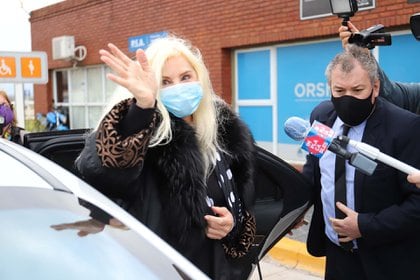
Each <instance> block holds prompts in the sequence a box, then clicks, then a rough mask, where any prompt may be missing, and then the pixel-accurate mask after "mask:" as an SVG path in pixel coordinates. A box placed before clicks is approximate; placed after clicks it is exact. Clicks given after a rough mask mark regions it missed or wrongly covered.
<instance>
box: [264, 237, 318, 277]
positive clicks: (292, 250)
mask: <svg viewBox="0 0 420 280" xmlns="http://www.w3.org/2000/svg"><path fill="white" fill-rule="evenodd" d="M268 254H269V255H270V256H271V257H272V258H274V259H276V260H277V261H279V262H280V263H281V264H283V265H286V266H290V267H295V268H298V269H303V270H307V271H309V272H310V273H313V274H315V275H319V276H321V277H323V276H324V269H325V257H321V258H317V257H312V256H311V255H309V253H308V251H307V250H306V244H305V243H303V242H300V241H296V240H293V239H290V238H286V237H284V238H282V239H281V240H280V241H279V242H278V243H277V244H276V245H275V246H274V247H273V248H272V249H271V250H270V251H269V252H268Z"/></svg>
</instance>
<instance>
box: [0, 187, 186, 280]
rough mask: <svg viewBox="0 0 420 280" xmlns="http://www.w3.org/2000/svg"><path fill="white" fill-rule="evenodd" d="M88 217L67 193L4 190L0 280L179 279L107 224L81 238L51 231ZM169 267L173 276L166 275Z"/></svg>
mask: <svg viewBox="0 0 420 280" xmlns="http://www.w3.org/2000/svg"><path fill="white" fill-rule="evenodd" d="M89 214H90V210H88V209H86V208H84V207H83V206H81V205H80V204H79V200H78V199H77V198H76V197H74V196H73V195H72V194H69V193H66V192H62V191H54V190H47V189H39V188H23V187H19V188H16V187H0V221H1V228H2V229H1V230H0V248H2V254H0V271H1V275H2V276H1V278H2V279H43V280H44V279H177V278H179V275H177V274H176V273H175V269H174V268H173V267H171V264H170V263H169V264H165V263H164V262H165V258H164V257H163V256H161V254H160V255H159V254H157V252H154V251H156V250H155V249H154V247H152V246H151V245H150V244H149V245H148V244H147V243H145V241H144V240H140V239H139V235H138V234H137V233H135V232H134V231H132V230H129V229H127V228H125V229H119V228H113V227H110V226H105V228H104V230H103V231H101V232H98V233H96V234H90V235H87V236H85V237H80V236H79V235H78V234H77V233H78V230H75V229H68V230H56V229H54V228H53V227H52V226H54V225H60V224H68V223H74V222H78V221H86V220H89V219H91V217H90V216H89ZM166 266H169V267H170V270H173V275H172V274H171V275H168V269H167V268H165V267H166ZM165 270H166V271H165ZM170 270H169V271H170ZM168 277H169V278H168ZM179 279H180V278H179Z"/></svg>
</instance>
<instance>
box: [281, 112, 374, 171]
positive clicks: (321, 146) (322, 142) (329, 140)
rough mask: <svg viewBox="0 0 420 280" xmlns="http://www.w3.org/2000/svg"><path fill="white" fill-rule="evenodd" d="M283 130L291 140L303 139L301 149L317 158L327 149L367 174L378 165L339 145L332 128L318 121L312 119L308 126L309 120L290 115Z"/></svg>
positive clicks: (339, 142)
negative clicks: (312, 121)
mask: <svg viewBox="0 0 420 280" xmlns="http://www.w3.org/2000/svg"><path fill="white" fill-rule="evenodd" d="M284 131H285V133H286V134H287V135H288V136H289V137H290V138H292V139H293V140H296V141H302V140H303V143H302V145H301V149H302V150H305V151H307V152H308V153H309V154H311V155H313V156H316V157H318V158H320V157H322V156H323V155H324V153H325V152H326V151H327V150H329V151H331V152H333V153H334V154H336V155H338V156H340V157H342V158H344V159H346V160H348V162H349V164H350V165H352V166H353V167H355V168H356V169H357V170H359V171H360V172H362V173H363V174H366V175H369V176H370V175H372V174H373V172H374V171H375V169H376V166H377V165H378V164H377V163H376V162H375V161H373V160H371V159H370V158H368V157H366V156H364V155H362V154H360V153H350V152H349V151H347V150H346V149H345V148H343V146H342V145H341V141H340V140H339V139H338V138H334V136H335V132H334V130H333V129H331V128H330V127H328V126H326V125H324V124H322V123H320V122H318V121H314V123H313V124H312V126H310V124H309V122H308V121H306V120H304V119H302V118H299V117H290V118H288V119H287V120H286V122H285V123H284Z"/></svg>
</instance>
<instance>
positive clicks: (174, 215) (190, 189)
mask: <svg viewBox="0 0 420 280" xmlns="http://www.w3.org/2000/svg"><path fill="white" fill-rule="evenodd" d="M219 110H220V113H221V114H222V116H223V123H222V124H220V125H219V137H220V139H221V140H222V143H223V145H224V148H225V149H226V150H227V151H228V152H229V155H228V156H227V159H228V161H229V162H230V166H231V169H232V172H233V174H234V178H235V180H236V184H237V189H238V191H239V194H240V197H241V199H242V200H243V202H244V205H245V207H247V208H248V207H249V206H250V204H251V203H252V198H253V183H252V180H253V179H252V178H253V171H254V168H253V165H254V162H255V160H254V146H253V139H252V136H251V134H250V132H249V130H248V128H247V127H246V126H245V124H244V123H242V122H241V121H240V120H239V119H238V118H237V116H236V115H235V114H233V113H232V112H231V111H230V110H229V109H228V108H227V107H226V106H223V107H220V106H219ZM172 133H173V139H172V141H171V142H170V143H168V144H167V145H164V146H158V147H155V148H151V149H149V152H148V158H149V160H150V161H152V162H153V165H154V166H155V168H157V170H159V172H158V173H159V174H161V176H162V178H159V181H160V182H162V185H161V186H160V188H161V193H162V195H163V197H162V200H163V201H162V206H163V211H164V213H165V216H166V217H168V218H169V219H168V221H170V223H172V224H171V225H169V227H168V228H169V229H170V231H171V233H172V234H174V236H178V237H179V238H180V239H182V238H186V236H187V234H186V232H187V231H188V230H189V228H190V227H191V226H192V225H196V226H198V227H199V228H202V229H203V230H204V228H205V220H204V215H206V214H209V213H210V212H209V211H210V209H209V207H208V206H207V204H206V200H205V198H206V196H207V190H206V182H205V181H204V180H203V177H204V169H203V166H204V165H203V158H202V156H201V154H200V152H199V146H198V142H197V139H196V137H195V132H194V129H193V128H192V127H191V126H190V125H188V124H187V123H186V122H185V121H184V120H182V119H179V118H175V117H173V118H172ZM184 241H186V240H184ZM181 242H182V240H181Z"/></svg>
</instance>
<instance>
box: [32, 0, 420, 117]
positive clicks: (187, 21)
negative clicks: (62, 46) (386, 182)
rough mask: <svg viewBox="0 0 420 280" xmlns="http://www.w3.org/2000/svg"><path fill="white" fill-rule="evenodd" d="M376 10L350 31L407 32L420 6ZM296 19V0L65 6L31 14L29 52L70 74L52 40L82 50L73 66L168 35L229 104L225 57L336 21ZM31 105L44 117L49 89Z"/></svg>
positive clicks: (316, 33)
mask: <svg viewBox="0 0 420 280" xmlns="http://www.w3.org/2000/svg"><path fill="white" fill-rule="evenodd" d="M375 2H376V8H375V9H372V10H367V11H359V12H358V13H357V14H356V16H355V17H353V18H352V21H353V22H354V23H355V24H356V26H358V27H359V28H361V29H363V28H367V27H369V26H371V25H374V24H377V23H381V24H383V25H385V27H386V28H387V31H391V30H399V29H407V28H408V22H409V18H410V16H411V15H412V14H414V13H415V12H419V11H420V3H416V4H408V3H407V0H377V1H375ZM299 11H300V8H299V0H235V1H232V0H211V1H203V0H190V1H174V0H144V1H128V0H113V1H111V0H67V1H64V2H61V3H58V4H55V5H53V6H50V7H46V8H43V9H40V10H36V11H33V12H32V13H31V18H30V22H31V31H32V50H34V51H35V50H36V51H46V52H47V53H48V57H49V68H50V69H56V68H61V67H69V66H71V63H69V62H63V61H53V60H52V59H51V58H52V53H51V48H52V47H51V39H52V38H53V37H57V36H62V35H74V36H75V39H76V45H84V46H86V47H87V49H88V55H87V57H86V59H85V60H84V61H83V62H82V63H80V64H79V65H80V66H83V65H91V64H100V63H101V62H100V60H99V56H98V50H99V49H100V48H104V47H106V44H107V43H108V42H113V43H114V44H116V45H117V46H119V47H121V48H122V49H123V51H125V52H128V41H127V40H128V37H131V36H137V35H141V34H146V33H154V32H158V31H169V32H174V33H175V34H178V35H180V36H183V37H185V38H187V39H189V40H191V41H192V43H193V44H194V45H196V46H197V47H199V48H200V49H201V51H202V53H203V56H204V59H205V61H206V64H207V66H208V67H209V70H210V75H211V78H212V81H213V86H214V89H215V90H216V91H217V92H218V93H219V94H221V95H222V96H223V97H224V98H225V99H226V100H227V101H228V102H230V101H231V92H232V90H231V87H232V82H231V80H232V75H231V71H232V69H231V50H232V49H236V48H242V47H248V46H259V45H266V44H274V43H276V44H277V43H285V42H288V43H290V42H297V41H302V40H313V39H322V38H327V37H330V38H331V37H336V36H337V29H338V27H339V25H340V22H341V20H340V19H338V18H337V17H335V16H329V17H323V18H317V19H310V20H303V21H302V20H300V12H299ZM35 98H36V100H35V104H36V107H35V111H36V112H44V113H45V112H46V111H47V109H48V106H50V105H49V104H48V102H50V100H51V89H50V88H49V87H48V86H36V87H35Z"/></svg>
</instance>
